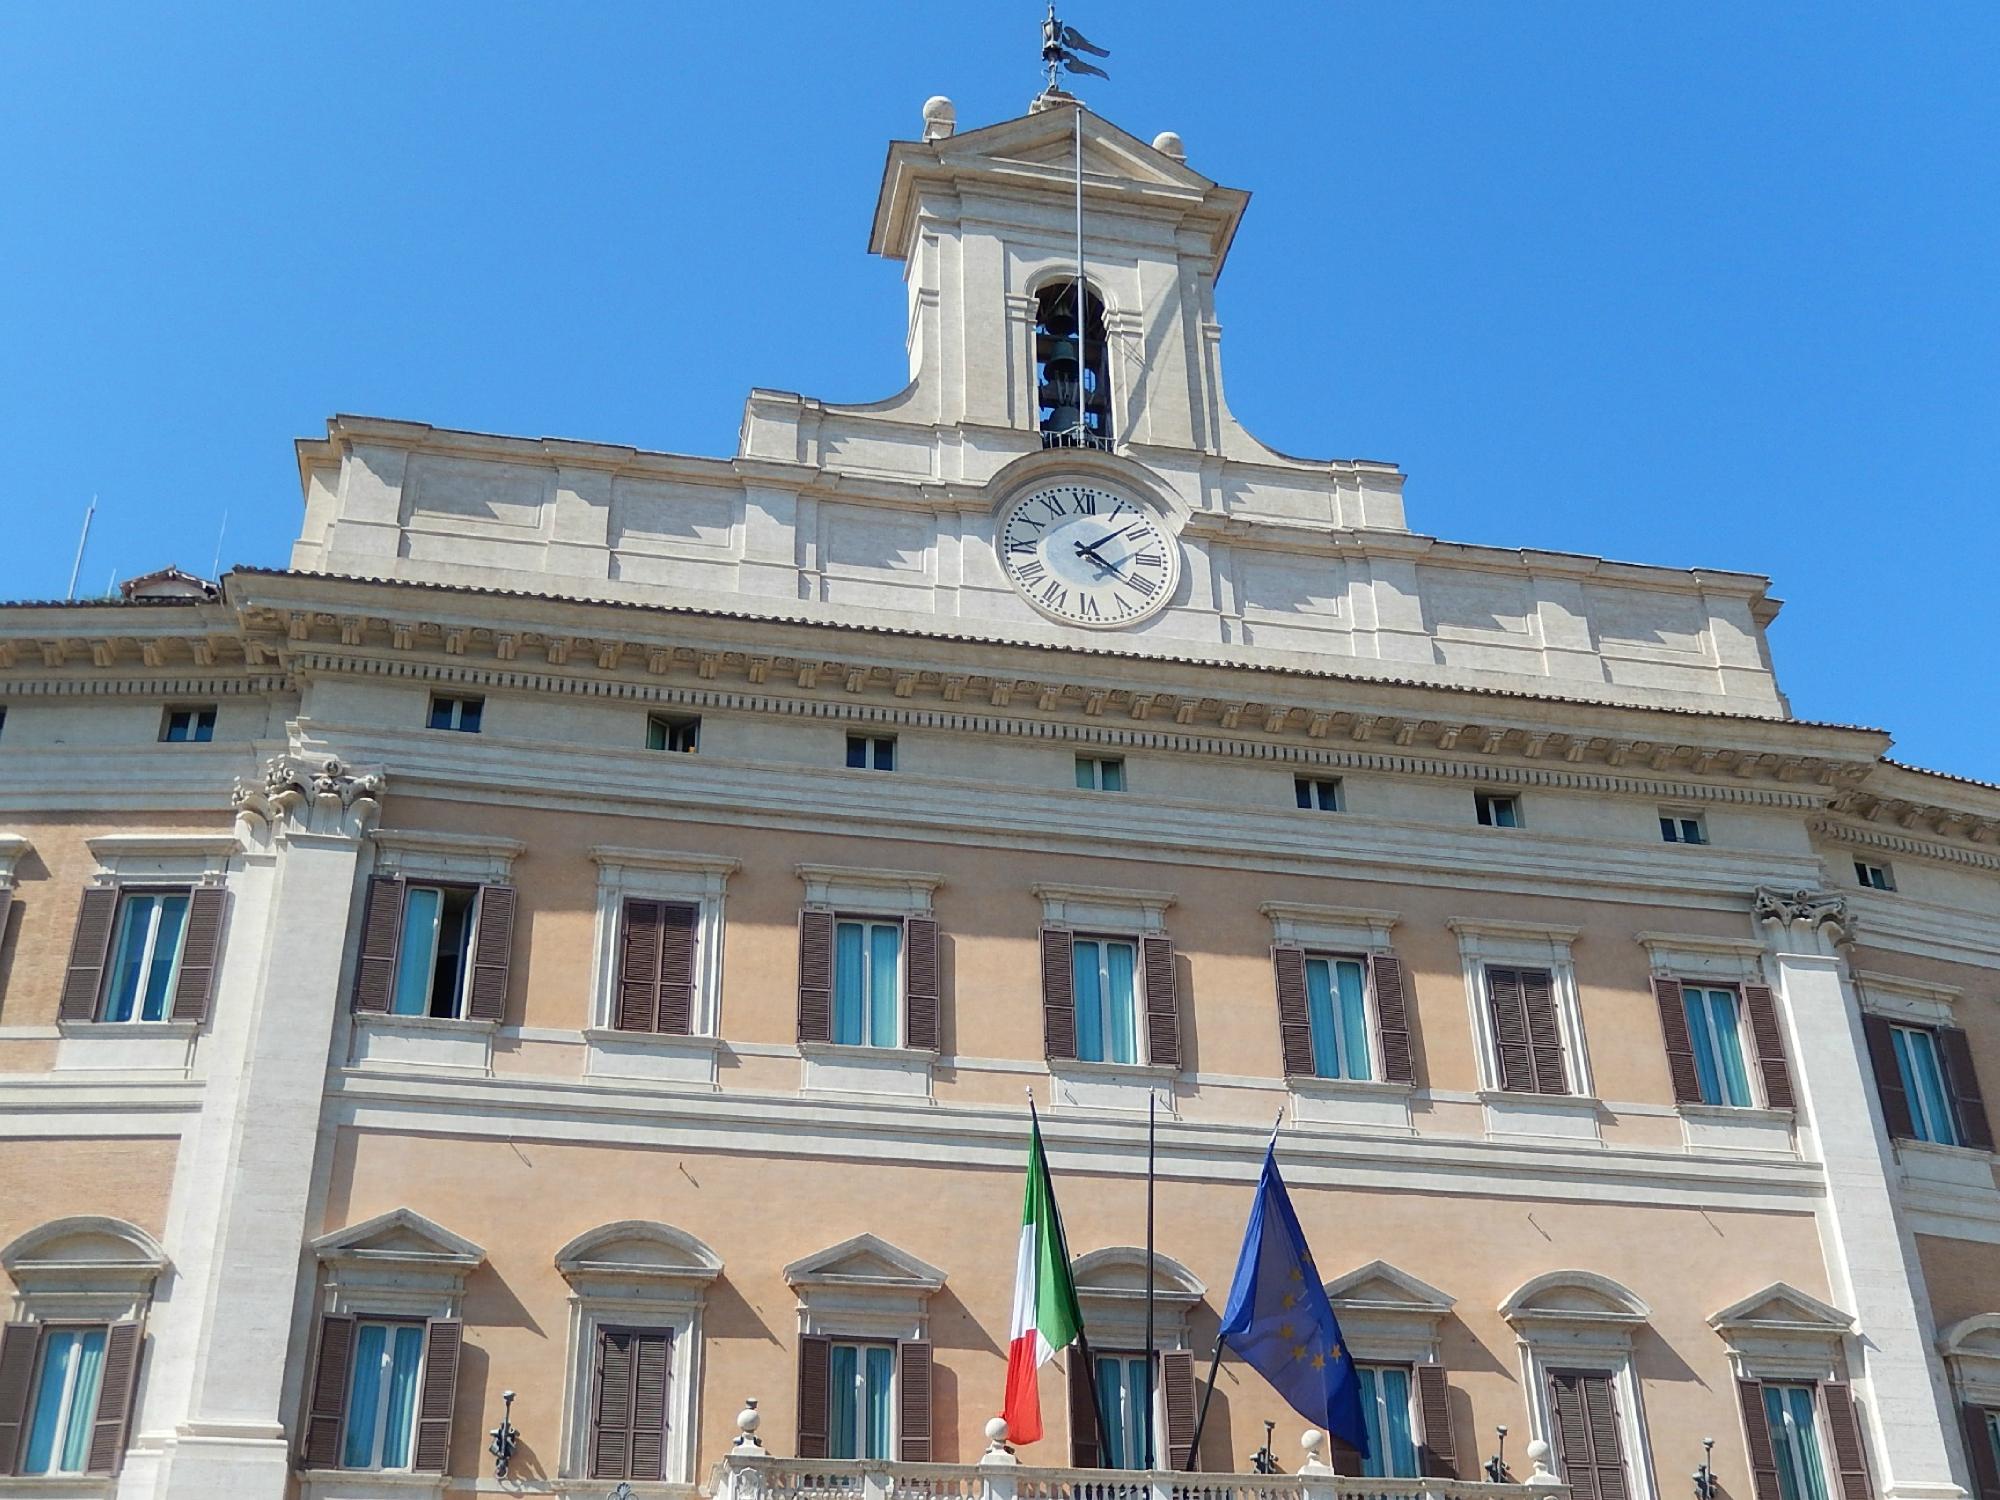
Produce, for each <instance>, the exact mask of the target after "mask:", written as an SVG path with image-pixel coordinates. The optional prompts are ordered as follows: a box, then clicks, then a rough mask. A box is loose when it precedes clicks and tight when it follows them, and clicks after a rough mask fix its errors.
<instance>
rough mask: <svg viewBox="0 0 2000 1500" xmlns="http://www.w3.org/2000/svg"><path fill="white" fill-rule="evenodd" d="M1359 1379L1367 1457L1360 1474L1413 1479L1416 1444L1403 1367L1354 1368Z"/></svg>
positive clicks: (1407, 1374)
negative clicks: (1365, 1427) (1412, 1431)
mask: <svg viewBox="0 0 2000 1500" xmlns="http://www.w3.org/2000/svg"><path fill="white" fill-rule="evenodd" d="M1354 1368H1355V1373H1356V1374H1358V1375H1359V1376H1360V1377H1361V1418H1362V1421H1363V1422H1365V1423H1366V1424H1367V1427H1368V1456H1367V1457H1366V1458H1364V1459H1363V1460H1362V1461H1361V1472H1362V1473H1363V1474H1365V1475H1367V1476H1368V1477H1369V1478H1371V1479H1416V1478H1418V1477H1419V1476H1418V1474H1417V1443H1416V1439H1415V1437H1414V1436H1413V1435H1412V1433H1411V1422H1410V1386H1411V1385H1412V1384H1413V1382H1412V1381H1411V1379H1410V1370H1409V1367H1408V1366H1407V1365H1356V1366H1355V1367H1354Z"/></svg>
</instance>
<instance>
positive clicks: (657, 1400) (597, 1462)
mask: <svg viewBox="0 0 2000 1500" xmlns="http://www.w3.org/2000/svg"><path fill="white" fill-rule="evenodd" d="M672 1354H673V1333H672V1330H670V1329H665V1328H614V1327H600V1328H599V1329H598V1330H597V1351H596V1370H595V1373H594V1378H593V1394H592V1400H591V1424H590V1477H591V1478H593V1479H654V1480H657V1479H663V1478H665V1477H666V1452H667V1383H668V1379H669V1372H670V1371H671V1368H672Z"/></svg>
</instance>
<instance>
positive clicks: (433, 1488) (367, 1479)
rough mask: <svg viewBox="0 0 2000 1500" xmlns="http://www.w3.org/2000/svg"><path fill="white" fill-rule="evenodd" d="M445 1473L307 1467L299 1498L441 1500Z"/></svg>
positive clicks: (309, 1499)
mask: <svg viewBox="0 0 2000 1500" xmlns="http://www.w3.org/2000/svg"><path fill="white" fill-rule="evenodd" d="M443 1494H444V1476H443V1475H442V1474H405V1473H388V1472H373V1471H370V1470H367V1469H307V1470H306V1471H305V1472H304V1473H303V1474H301V1475H300V1476H299V1495H300V1500H438V1497H441V1496H443Z"/></svg>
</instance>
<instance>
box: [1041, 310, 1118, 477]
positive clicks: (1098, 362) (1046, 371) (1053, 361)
mask: <svg viewBox="0 0 2000 1500" xmlns="http://www.w3.org/2000/svg"><path fill="white" fill-rule="evenodd" d="M1079 293H1081V296H1082V302H1083V317H1082V320H1081V321H1082V334H1083V337H1082V340H1081V347H1080V348H1079V340H1078V338H1077V331H1078V318H1077V301H1078V295H1079ZM1107 352H1108V351H1107V347H1106V345H1105V342H1104V303H1103V302H1102V301H1101V300H1099V298H1098V296H1097V293H1095V292H1094V291H1092V290H1091V289H1090V284H1089V283H1088V282H1082V283H1079V282H1078V281H1077V280H1076V279H1075V278H1071V279H1070V280H1068V281H1057V282H1051V283H1050V284H1049V285H1048V286H1045V287H1043V288H1042V290H1041V292H1040V293H1039V294H1038V295H1037V296H1036V298H1035V384H1036V391H1037V398H1038V404H1039V407H1040V415H1041V432H1042V446H1043V447H1044V448H1102V449H1106V450H1109V449H1110V447H1111V437H1112V433H1111V381H1110V377H1109V372H1110V369H1111V361H1110V360H1109V359H1108V358H1107V357H1106V355H1107Z"/></svg>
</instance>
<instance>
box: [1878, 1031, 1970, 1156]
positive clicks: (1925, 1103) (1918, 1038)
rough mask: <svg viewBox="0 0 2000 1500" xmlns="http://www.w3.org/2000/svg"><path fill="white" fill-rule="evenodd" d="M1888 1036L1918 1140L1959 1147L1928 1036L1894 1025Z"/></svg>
mask: <svg viewBox="0 0 2000 1500" xmlns="http://www.w3.org/2000/svg"><path fill="white" fill-rule="evenodd" d="M1889 1035H1890V1037H1891V1039H1892V1040H1893V1041H1894V1043H1895V1048H1896V1068H1897V1071H1898V1072H1899V1073H1901V1075H1902V1079H1903V1088H1904V1090H1905V1091H1906V1092H1907V1093H1908V1094H1909V1096H1910V1119H1911V1123H1912V1124H1913V1125H1914V1126H1915V1128H1916V1134H1917V1139H1918V1140H1920V1141H1936V1142H1937V1143H1939V1144H1940V1145H1945V1146H1953V1145H1956V1144H1958V1134H1957V1132H1956V1131H1955V1130H1954V1129H1953V1128H1952V1123H1951V1114H1950V1111H1949V1108H1948V1106H1947V1104H1946V1101H1945V1097H1944V1075H1943V1074H1942V1072H1941V1071H1940V1070H1939V1068H1938V1058H1937V1047H1936V1045H1935V1044H1934V1042H1933V1041H1932V1038H1931V1034H1930V1033H1929V1032H1927V1031H1919V1030H1916V1029H1914V1028H1912V1027H1907V1026H1896V1027H1892V1028H1891V1029H1890V1032H1889Z"/></svg>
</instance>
